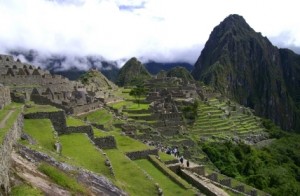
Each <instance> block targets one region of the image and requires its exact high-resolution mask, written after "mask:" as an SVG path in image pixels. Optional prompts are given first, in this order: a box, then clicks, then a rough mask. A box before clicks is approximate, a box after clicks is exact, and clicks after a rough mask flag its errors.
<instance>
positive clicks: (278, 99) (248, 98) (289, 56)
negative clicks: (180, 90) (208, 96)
mask: <svg viewBox="0 0 300 196" xmlns="http://www.w3.org/2000/svg"><path fill="white" fill-rule="evenodd" d="M299 58H300V56H299V55H297V54H295V53H293V52H292V51H290V50H288V49H278V48H277V47H275V46H273V45H272V44H271V42H270V41H269V40H268V39H267V38H266V37H263V36H262V35H261V34H260V33H257V32H255V31H254V30H253V29H252V28H251V27H250V26H249V25H248V24H247V23H246V21H245V20H244V18H243V17H242V16H239V15H230V16H228V17H227V18H225V19H224V21H222V22H221V23H220V24H219V25H218V26H216V27H215V28H214V30H213V31H212V33H211V34H210V37H209V40H208V41H207V42H206V44H205V47H204V49H203V50H202V52H201V55H200V57H199V59H198V60H197V62H196V64H195V68H194V70H193V72H192V75H193V76H194V78H195V79H197V80H202V81H204V82H205V83H206V84H209V85H212V86H213V87H215V88H216V89H217V90H219V91H221V92H222V93H225V94H226V95H227V96H229V97H230V98H233V99H235V100H236V101H238V102H239V103H241V104H243V105H246V106H248V107H251V108H253V109H254V110H255V112H256V113H257V114H258V115H260V116H264V117H267V118H270V119H272V120H273V121H274V122H276V123H277V124H279V125H281V127H282V128H283V129H286V130H288V129H297V130H298V127H299V125H298V124H297V119H298V118H299V117H298V116H299V115H298V113H299V112H298V108H299V104H298V105H297V99H300V96H298V95H297V93H298V92H299V91H300V88H299V86H300V85H299V84H300V82H299V81H300V80H299V76H300V73H299V67H300V60H299ZM296 83H297V85H295V84H296ZM298 94H300V93H298ZM298 122H299V121H298Z"/></svg>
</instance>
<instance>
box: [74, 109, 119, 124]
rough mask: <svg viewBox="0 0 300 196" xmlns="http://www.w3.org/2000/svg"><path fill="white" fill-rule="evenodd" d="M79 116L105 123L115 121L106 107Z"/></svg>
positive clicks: (97, 122)
mask: <svg viewBox="0 0 300 196" xmlns="http://www.w3.org/2000/svg"><path fill="white" fill-rule="evenodd" d="M79 118H80V119H82V120H84V119H85V118H86V119H87V120H88V121H90V122H91V123H96V124H104V125H105V124H112V122H113V115H112V114H111V113H109V112H108V111H107V110H105V109H99V110H96V111H93V112H90V113H87V114H83V115H80V116H79Z"/></svg>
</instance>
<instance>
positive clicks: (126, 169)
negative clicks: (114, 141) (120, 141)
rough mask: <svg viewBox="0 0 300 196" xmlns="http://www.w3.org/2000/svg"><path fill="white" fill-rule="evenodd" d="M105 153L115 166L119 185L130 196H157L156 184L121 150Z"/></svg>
mask: <svg viewBox="0 0 300 196" xmlns="http://www.w3.org/2000/svg"><path fill="white" fill-rule="evenodd" d="M105 153H106V154H107V156H108V157H109V159H110V161H111V164H112V166H113V169H114V173H115V177H116V180H117V185H119V186H120V187H121V188H122V189H124V190H125V191H126V192H128V193H129V194H130V195H157V189H156V187H155V184H154V182H153V181H151V180H150V179H148V178H147V177H146V175H145V174H144V173H143V172H142V170H140V169H139V168H138V167H137V165H136V164H135V163H134V162H133V161H131V160H130V159H129V158H128V157H126V156H125V155H124V154H123V153H122V152H121V151H120V150H118V149H112V150H105Z"/></svg>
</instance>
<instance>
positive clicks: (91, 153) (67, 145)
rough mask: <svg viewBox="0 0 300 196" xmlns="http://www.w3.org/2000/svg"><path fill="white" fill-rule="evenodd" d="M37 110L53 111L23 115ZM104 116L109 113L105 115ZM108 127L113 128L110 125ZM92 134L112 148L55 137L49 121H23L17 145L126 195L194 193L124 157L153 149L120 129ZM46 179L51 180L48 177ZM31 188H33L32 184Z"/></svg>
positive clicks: (79, 136) (74, 136) (72, 121)
mask: <svg viewBox="0 0 300 196" xmlns="http://www.w3.org/2000/svg"><path fill="white" fill-rule="evenodd" d="M133 109H134V108H133ZM41 110H45V111H48V112H56V110H55V108H53V107H51V106H39V105H35V104H31V106H30V107H26V110H25V113H26V114H30V113H35V112H40V111H41ZM95 112H97V111H94V113H93V114H92V115H91V116H93V115H94V114H95ZM89 114H90V113H89ZM89 114H86V116H85V117H84V118H90V115H89ZM107 114H109V112H108V113H107ZM99 119H101V116H99ZM66 124H67V126H72V127H76V126H79V127H80V126H85V125H86V123H85V122H84V121H82V120H80V119H77V118H73V117H67V118H66ZM111 125H112V127H113V123H112V124H111ZM41 127H42V129H41ZM93 132H94V136H95V138H94V139H95V140H96V139H97V138H100V139H101V138H105V137H109V136H113V137H114V139H115V141H116V146H115V148H110V149H100V148H98V147H96V146H95V144H94V143H93V142H92V141H91V138H89V137H88V135H86V134H84V133H71V134H63V135H59V136H57V132H56V131H55V130H54V128H53V126H52V124H51V121H50V120H49V119H25V120H24V133H25V134H26V138H27V139H26V140H21V141H20V144H22V145H24V146H26V148H29V149H32V150H34V151H39V152H42V153H45V154H47V155H46V156H51V157H53V158H55V159H56V160H57V161H59V162H61V163H65V164H69V165H72V166H75V167H78V168H84V169H87V170H89V171H92V172H94V173H95V174H97V175H101V176H105V177H106V178H107V179H109V180H110V181H111V182H112V183H113V184H115V185H116V186H118V187H119V188H121V189H122V190H124V191H125V192H127V193H128V194H130V195H140V194H141V193H143V195H157V194H158V191H159V190H158V189H160V190H162V191H163V193H164V195H176V194H178V193H180V194H184V195H194V194H195V193H196V192H197V191H196V190H194V189H185V188H182V187H181V186H180V185H179V184H176V183H174V182H173V181H172V180H170V179H169V177H168V176H166V175H165V174H164V173H163V172H161V171H160V170H159V169H158V168H156V166H154V165H153V164H152V163H151V162H149V161H148V160H147V158H146V157H145V158H144V159H141V160H140V161H133V160H131V159H130V158H128V156H127V155H126V154H127V153H131V152H136V151H145V150H153V149H154V147H153V146H148V145H146V144H143V143H141V142H140V141H138V140H135V139H132V138H130V137H128V136H125V135H123V134H121V132H120V129H118V128H115V127H113V129H110V130H109V131H103V130H100V129H97V128H95V127H93ZM57 144H59V145H60V150H58V149H57ZM159 155H161V156H162V160H165V159H168V160H172V159H174V157H169V155H166V154H164V153H162V152H160V153H159ZM140 163H141V164H140ZM48 169H49V168H48ZM50 169H51V168H50ZM58 170H59V169H58ZM46 175H47V174H46ZM48 175H50V174H48ZM66 175H67V176H68V177H69V178H71V179H74V180H75V181H78V178H77V177H76V175H73V174H69V173H67V174H66ZM133 176H134V178H133ZM48 177H49V178H51V176H48ZM161 179H164V180H165V181H170V182H164V180H161ZM80 184H81V185H80V186H83V187H85V188H83V189H80V190H81V191H84V190H87V189H86V187H87V185H85V184H84V183H83V184H82V183H81V182H80ZM137 184H139V186H137ZM31 186H33V187H34V184H33V185H31ZM18 188H19V187H15V188H14V189H16V190H17V189H18ZM25 188H26V187H25ZM27 188H28V187H27ZM64 189H66V190H67V191H70V192H73V193H76V194H78V193H80V192H78V190H77V189H75V188H73V189H72V188H70V187H67V186H66V187H64ZM81 193H82V192H81ZM83 194H84V195H89V194H90V193H89V192H88V191H86V192H83Z"/></svg>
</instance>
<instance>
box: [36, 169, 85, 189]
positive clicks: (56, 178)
mask: <svg viewBox="0 0 300 196" xmlns="http://www.w3.org/2000/svg"><path fill="white" fill-rule="evenodd" d="M38 170H40V171H41V172H43V173H44V174H46V175H47V176H48V177H49V178H50V179H51V180H53V182H55V183H56V184H58V185H60V186H62V187H65V188H67V189H69V190H70V191H71V192H72V193H73V194H74V193H86V192H87V189H86V188H85V187H84V186H82V185H81V184H79V183H78V182H77V181H76V180H75V179H74V178H71V177H70V176H68V175H67V174H65V173H64V172H62V171H60V170H59V169H57V168H55V167H53V166H51V165H49V164H46V163H42V164H41V165H39V167H38Z"/></svg>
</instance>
